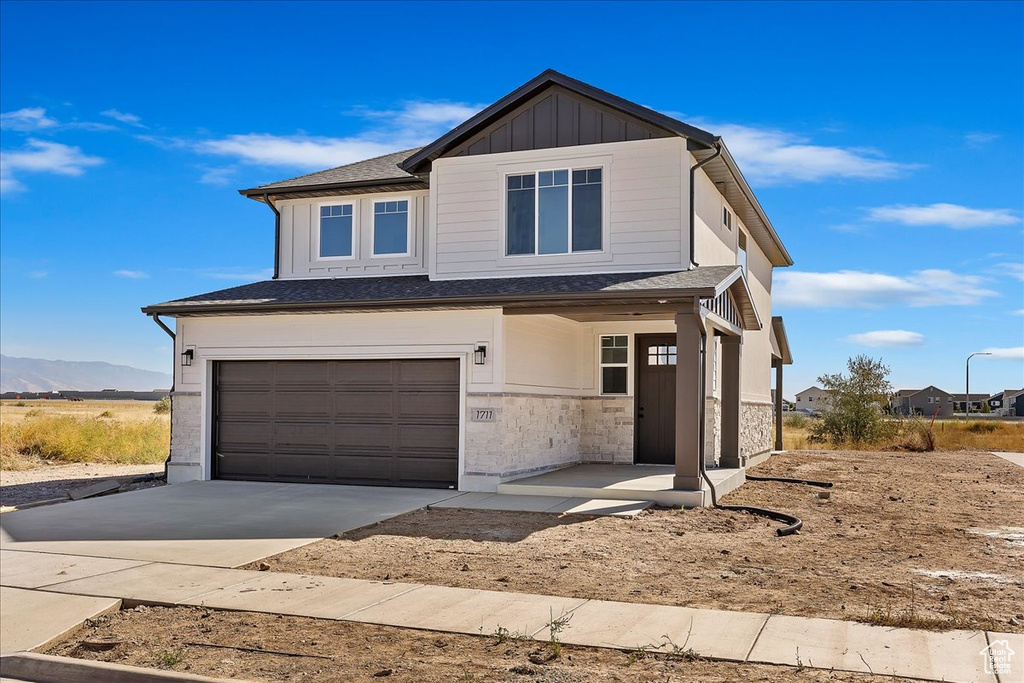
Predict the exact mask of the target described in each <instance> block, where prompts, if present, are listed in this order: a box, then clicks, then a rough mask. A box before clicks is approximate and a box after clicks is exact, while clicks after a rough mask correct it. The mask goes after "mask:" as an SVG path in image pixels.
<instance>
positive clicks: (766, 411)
mask: <svg viewBox="0 0 1024 683" xmlns="http://www.w3.org/2000/svg"><path fill="white" fill-rule="evenodd" d="M773 411H774V408H773V406H772V404H771V403H761V402H755V401H743V404H742V408H741V411H740V453H742V454H743V455H744V456H746V457H747V458H749V457H751V456H754V455H758V454H760V453H765V452H767V451H770V450H771V449H772V425H773V424H774V416H773Z"/></svg>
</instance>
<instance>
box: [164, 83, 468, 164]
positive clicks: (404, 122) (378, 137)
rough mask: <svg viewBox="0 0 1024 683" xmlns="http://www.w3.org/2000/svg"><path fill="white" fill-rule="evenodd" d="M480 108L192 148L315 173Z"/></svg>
mask: <svg viewBox="0 0 1024 683" xmlns="http://www.w3.org/2000/svg"><path fill="white" fill-rule="evenodd" d="M480 108H481V107H480V106H478V105H470V104H463V103H459V102H406V103H404V104H402V105H401V107H399V108H396V109H391V110H372V109H366V108H360V109H355V110H353V111H352V112H350V113H351V114H352V115H353V116H358V117H360V118H363V119H365V120H367V121H369V122H371V126H370V127H369V128H368V129H367V130H365V131H363V132H362V133H359V134H356V135H352V136H349V137H343V138H336V137H324V136H315V135H306V134H296V135H274V134H270V133H246V134H236V135H228V136H225V137H223V138H219V139H212V140H201V141H198V142H194V143H191V145H190V146H191V147H192V148H193V149H195V150H196V151H198V152H200V153H203V154H213V155H218V156H224V157H230V158H233V159H235V160H236V161H237V162H238V163H243V164H256V165H262V166H286V167H291V168H297V169H303V170H315V169H321V168H330V167H333V166H343V165H345V164H351V163H354V162H356V161H362V160H364V159H370V158H373V157H378V156H381V155H384V154H390V153H392V152H395V151H398V150H402V149H409V148H412V147H418V146H421V145H424V144H426V143H427V142H430V141H431V140H433V139H435V138H436V137H438V136H439V135H442V134H443V133H445V132H447V131H448V130H449V129H450V128H452V127H453V126H455V125H456V124H459V123H462V122H463V121H464V120H466V119H467V118H469V117H470V116H472V115H473V114H475V113H476V112H477V111H478V110H479V109H480ZM150 141H152V142H154V143H157V141H156V140H150ZM160 144H168V143H167V142H166V141H164V142H163V143H160ZM214 177H216V176H214ZM209 181H210V180H209V179H207V180H205V181H204V182H209Z"/></svg>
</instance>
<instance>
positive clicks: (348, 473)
mask: <svg viewBox="0 0 1024 683" xmlns="http://www.w3.org/2000/svg"><path fill="white" fill-rule="evenodd" d="M214 375H215V383H216V385H215V388H214V397H215V398H214V404H215V407H214V410H215V415H214V423H215V425H216V428H215V434H214V476H215V477H216V478H218V479H243V480H251V481H286V482H309V483H321V484H370V485H377V486H417V487H429V488H449V487H454V486H456V482H457V477H458V459H459V363H458V361H456V360H365V361H363V360H359V361H221V362H219V363H217V364H216V368H215V371H214Z"/></svg>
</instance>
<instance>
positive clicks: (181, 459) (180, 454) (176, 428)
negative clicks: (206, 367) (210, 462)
mask: <svg viewBox="0 0 1024 683" xmlns="http://www.w3.org/2000/svg"><path fill="white" fill-rule="evenodd" d="M202 407H203V400H202V396H201V395H200V394H199V392H198V391H175V392H172V393H171V460H170V467H169V468H168V473H167V476H168V480H169V482H170V483H174V482H175V481H189V480H192V479H199V478H200V477H201V476H202V460H201V458H202V452H203V449H202V444H201V443H200V439H201V435H200V432H199V429H200V423H201V422H202Z"/></svg>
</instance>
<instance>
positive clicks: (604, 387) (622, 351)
mask: <svg viewBox="0 0 1024 683" xmlns="http://www.w3.org/2000/svg"><path fill="white" fill-rule="evenodd" d="M628 376H629V335H626V334H614V335H602V336H601V393H602V394H627V393H629V392H628V383H629V380H628Z"/></svg>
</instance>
